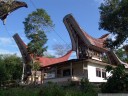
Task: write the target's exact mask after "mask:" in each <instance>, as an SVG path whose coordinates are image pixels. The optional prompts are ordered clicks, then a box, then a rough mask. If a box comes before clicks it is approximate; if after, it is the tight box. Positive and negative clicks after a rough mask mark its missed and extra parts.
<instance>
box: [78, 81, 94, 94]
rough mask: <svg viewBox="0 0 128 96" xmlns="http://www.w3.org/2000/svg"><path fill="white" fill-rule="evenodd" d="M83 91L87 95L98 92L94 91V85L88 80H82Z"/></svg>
mask: <svg viewBox="0 0 128 96" xmlns="http://www.w3.org/2000/svg"><path fill="white" fill-rule="evenodd" d="M80 83H81V86H80V87H81V90H82V91H83V92H85V93H87V92H92V93H93V94H96V90H95V89H94V85H92V84H91V83H90V82H89V80H88V79H87V78H83V79H81V82H80Z"/></svg>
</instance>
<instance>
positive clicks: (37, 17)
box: [23, 9, 53, 82]
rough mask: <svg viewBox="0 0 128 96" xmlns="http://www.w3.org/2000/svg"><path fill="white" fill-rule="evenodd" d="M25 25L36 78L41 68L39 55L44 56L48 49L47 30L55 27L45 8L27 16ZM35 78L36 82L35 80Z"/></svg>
mask: <svg viewBox="0 0 128 96" xmlns="http://www.w3.org/2000/svg"><path fill="white" fill-rule="evenodd" d="M23 23H24V27H25V34H26V37H27V38H28V39H29V40H30V42H29V43H28V48H27V50H28V53H29V54H32V56H33V60H32V62H31V63H32V68H33V70H35V73H34V78H35V80H36V71H37V70H39V62H38V61H36V57H37V56H42V55H43V52H44V51H46V49H47V46H45V44H46V42H47V40H48V39H47V36H46V34H45V32H46V31H47V30H49V29H50V28H52V27H53V23H52V20H51V18H50V16H49V15H48V14H47V12H46V11H45V10H44V9H37V10H36V11H33V12H32V13H31V14H29V15H28V17H27V18H25V21H24V22H23ZM35 80H34V82H35Z"/></svg>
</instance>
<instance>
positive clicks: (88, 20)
mask: <svg viewBox="0 0 128 96" xmlns="http://www.w3.org/2000/svg"><path fill="white" fill-rule="evenodd" d="M20 1H24V2H26V3H27V5H28V8H20V9H18V10H16V11H14V12H12V13H11V14H10V15H9V16H8V17H7V19H6V24H5V25H3V22H2V21H0V54H17V55H18V56H21V54H20V51H19V49H18V47H17V45H16V43H15V41H14V40H13V38H12V36H13V35H14V34H15V33H18V34H19V35H20V37H21V38H22V39H23V41H24V42H25V43H26V44H27V43H28V42H29V41H28V40H27V38H26V37H25V33H24V25H23V21H24V20H25V18H26V17H27V16H28V14H30V13H31V12H32V11H35V10H36V8H43V9H45V10H46V12H47V13H48V14H49V15H50V17H51V19H52V21H53V23H54V24H55V28H54V30H51V32H47V33H46V34H47V37H48V42H47V46H48V52H49V53H50V54H52V55H55V52H54V50H53V45H55V44H71V41H70V38H69V34H68V31H67V29H66V27H65V25H64V23H63V18H64V16H66V15H67V14H72V15H73V16H74V17H75V19H76V21H77V22H78V24H79V25H80V26H81V28H82V29H83V30H85V31H86V32H87V33H88V34H89V35H91V36H92V37H95V38H98V37H100V36H102V35H103V34H105V33H106V32H105V31H104V30H99V29H98V28H99V25H98V23H99V18H100V13H99V9H98V7H99V6H100V4H101V3H102V2H103V0H20ZM57 34H58V35H59V36H60V37H61V38H60V37H59V36H58V35H57ZM73 56H74V55H73Z"/></svg>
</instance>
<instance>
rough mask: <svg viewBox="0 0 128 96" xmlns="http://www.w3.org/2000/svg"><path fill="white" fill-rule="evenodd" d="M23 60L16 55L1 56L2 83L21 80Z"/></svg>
mask: <svg viewBox="0 0 128 96" xmlns="http://www.w3.org/2000/svg"><path fill="white" fill-rule="evenodd" d="M21 61H22V60H21V58H20V57H17V56H16V55H15V54H14V55H0V82H1V83H2V82H5V81H8V80H20V79H21V74H22V64H21Z"/></svg>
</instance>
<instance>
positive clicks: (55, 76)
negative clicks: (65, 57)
mask: <svg viewBox="0 0 128 96" xmlns="http://www.w3.org/2000/svg"><path fill="white" fill-rule="evenodd" d="M55 78H57V65H56V66H55Z"/></svg>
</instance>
